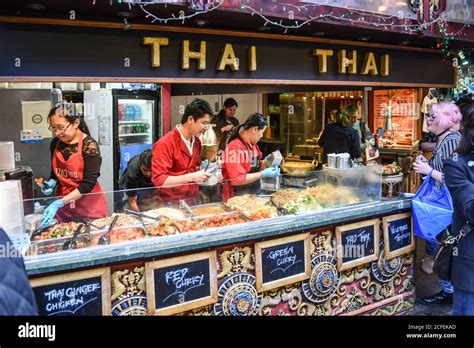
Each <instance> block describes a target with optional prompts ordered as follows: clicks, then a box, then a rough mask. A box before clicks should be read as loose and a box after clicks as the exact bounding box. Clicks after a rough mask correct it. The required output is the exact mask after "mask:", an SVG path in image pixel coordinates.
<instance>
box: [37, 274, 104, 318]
mask: <svg viewBox="0 0 474 348" xmlns="http://www.w3.org/2000/svg"><path fill="white" fill-rule="evenodd" d="M30 283H31V286H32V288H33V292H34V294H35V297H36V303H37V305H38V311H39V315H44V316H57V315H76V316H80V315H97V316H99V315H110V314H111V309H110V307H111V304H110V268H108V267H107V268H100V269H93V270H87V271H80V272H73V273H66V274H60V275H57V276H48V277H42V278H36V279H32V280H31V281H30Z"/></svg>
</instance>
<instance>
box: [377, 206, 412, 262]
mask: <svg viewBox="0 0 474 348" xmlns="http://www.w3.org/2000/svg"><path fill="white" fill-rule="evenodd" d="M383 236H384V244H385V247H384V248H385V258H387V259H392V258H394V257H397V256H400V255H403V254H406V253H408V252H410V251H412V250H415V238H414V237H413V218H412V216H411V213H404V214H397V215H391V216H386V217H384V218H383Z"/></svg>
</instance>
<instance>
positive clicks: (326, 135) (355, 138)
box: [318, 110, 361, 162]
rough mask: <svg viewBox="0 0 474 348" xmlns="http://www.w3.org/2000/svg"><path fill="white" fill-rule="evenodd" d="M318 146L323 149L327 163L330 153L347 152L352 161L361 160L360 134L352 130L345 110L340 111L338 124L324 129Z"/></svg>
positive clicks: (337, 119)
mask: <svg viewBox="0 0 474 348" xmlns="http://www.w3.org/2000/svg"><path fill="white" fill-rule="evenodd" d="M318 144H319V146H322V147H323V158H324V159H323V160H324V162H327V155H328V154H329V153H344V152H347V153H349V154H350V155H351V158H352V159H355V158H359V157H360V155H361V149H360V139H359V134H357V131H356V130H355V129H354V128H352V126H351V124H350V122H349V118H348V115H347V112H346V111H344V110H338V112H337V115H336V123H330V124H328V125H327V126H326V128H324V130H323V133H322V134H321V136H320V137H319V140H318Z"/></svg>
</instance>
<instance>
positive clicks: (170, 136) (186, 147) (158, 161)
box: [151, 99, 212, 203]
mask: <svg viewBox="0 0 474 348" xmlns="http://www.w3.org/2000/svg"><path fill="white" fill-rule="evenodd" d="M211 115H212V109H211V106H210V105H209V103H208V102H206V101H205V100H202V99H195V100H194V101H193V102H191V103H190V104H188V105H187V106H186V109H185V110H184V115H183V118H182V119H181V124H180V125H179V126H177V127H176V128H175V129H173V130H172V131H171V132H169V133H167V134H166V135H165V136H164V137H163V138H161V139H159V140H158V141H157V142H156V143H155V144H154V145H153V159H152V165H151V170H152V181H153V185H155V187H156V188H157V192H158V195H159V197H160V198H161V199H162V200H163V201H164V202H170V203H176V202H178V201H179V200H180V199H184V200H186V201H188V202H190V203H194V202H195V200H196V199H197V197H198V193H199V187H198V185H197V183H200V182H204V181H206V180H207V179H209V177H210V176H211V174H210V173H207V172H206V171H204V170H199V163H200V156H201V141H200V140H199V136H200V135H201V134H202V133H204V132H205V131H206V130H207V128H208V127H209V122H210V120H211Z"/></svg>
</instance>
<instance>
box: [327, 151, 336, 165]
mask: <svg viewBox="0 0 474 348" xmlns="http://www.w3.org/2000/svg"><path fill="white" fill-rule="evenodd" d="M328 167H329V168H336V154H335V153H330V154H328Z"/></svg>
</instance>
